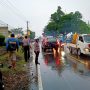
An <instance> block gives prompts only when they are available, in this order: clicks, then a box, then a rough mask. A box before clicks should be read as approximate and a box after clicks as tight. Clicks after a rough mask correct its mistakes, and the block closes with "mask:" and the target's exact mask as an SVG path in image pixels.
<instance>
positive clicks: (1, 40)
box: [0, 34, 5, 45]
mask: <svg viewBox="0 0 90 90" xmlns="http://www.w3.org/2000/svg"><path fill="white" fill-rule="evenodd" d="M4 41H5V36H4V35H2V34H0V45H3V44H4V43H5V42H4Z"/></svg>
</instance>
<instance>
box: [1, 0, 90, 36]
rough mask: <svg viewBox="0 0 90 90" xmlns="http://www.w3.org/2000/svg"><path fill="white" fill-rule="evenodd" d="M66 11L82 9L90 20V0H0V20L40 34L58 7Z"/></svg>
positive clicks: (87, 19) (83, 13)
mask: <svg viewBox="0 0 90 90" xmlns="http://www.w3.org/2000/svg"><path fill="white" fill-rule="evenodd" d="M58 6H61V8H62V10H63V11H64V12H65V13H70V12H75V11H80V13H81V14H82V15H83V19H84V21H86V22H88V21H90V0H0V20H2V21H4V22H6V23H7V24H9V25H10V26H12V27H23V28H24V30H25V29H26V21H29V28H30V29H31V30H32V31H34V32H36V35H37V36H39V35H41V34H42V31H43V28H44V26H46V25H47V23H48V21H49V20H50V16H51V14H53V13H54V12H55V11H56V10H57V7H58Z"/></svg>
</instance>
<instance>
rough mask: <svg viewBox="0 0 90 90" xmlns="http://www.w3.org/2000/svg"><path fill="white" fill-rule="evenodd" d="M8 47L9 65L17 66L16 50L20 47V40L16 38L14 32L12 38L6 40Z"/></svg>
mask: <svg viewBox="0 0 90 90" xmlns="http://www.w3.org/2000/svg"><path fill="white" fill-rule="evenodd" d="M6 49H7V52H8V53H9V67H8V68H11V67H12V68H15V67H16V50H17V51H18V49H19V41H18V39H17V38H15V35H14V34H13V33H12V34H11V36H10V38H8V39H7V40H6Z"/></svg>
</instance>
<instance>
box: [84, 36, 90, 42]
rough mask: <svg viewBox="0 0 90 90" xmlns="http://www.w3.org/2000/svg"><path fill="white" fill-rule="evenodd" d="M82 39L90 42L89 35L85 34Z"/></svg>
mask: <svg viewBox="0 0 90 90" xmlns="http://www.w3.org/2000/svg"><path fill="white" fill-rule="evenodd" d="M84 40H85V42H87V43H90V35H85V36H84Z"/></svg>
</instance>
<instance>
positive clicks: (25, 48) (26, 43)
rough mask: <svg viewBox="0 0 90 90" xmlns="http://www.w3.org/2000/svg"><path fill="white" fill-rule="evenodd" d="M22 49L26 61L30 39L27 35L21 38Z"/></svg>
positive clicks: (28, 56) (28, 55)
mask: <svg viewBox="0 0 90 90" xmlns="http://www.w3.org/2000/svg"><path fill="white" fill-rule="evenodd" d="M22 42H23V45H22V46H23V50H24V59H25V61H26V62H27V60H28V59H29V58H30V40H29V39H28V37H27V36H25V38H24V39H23V41H22Z"/></svg>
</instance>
